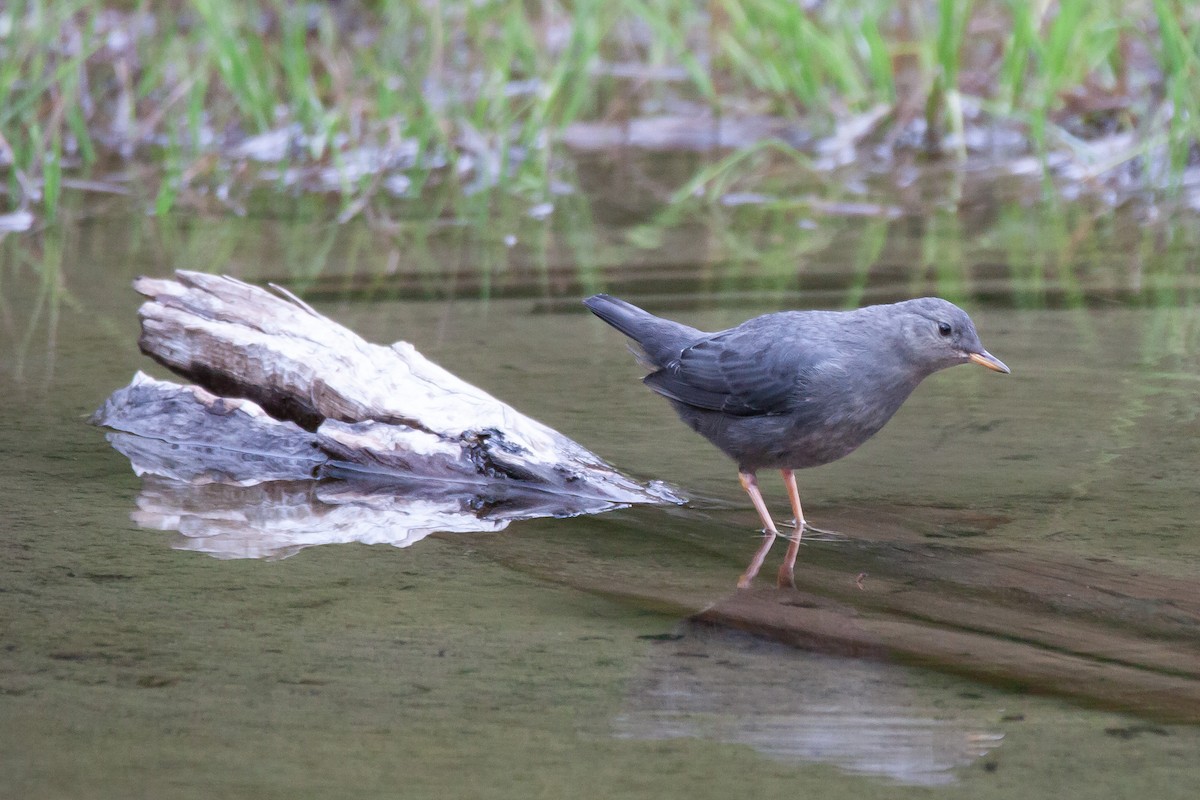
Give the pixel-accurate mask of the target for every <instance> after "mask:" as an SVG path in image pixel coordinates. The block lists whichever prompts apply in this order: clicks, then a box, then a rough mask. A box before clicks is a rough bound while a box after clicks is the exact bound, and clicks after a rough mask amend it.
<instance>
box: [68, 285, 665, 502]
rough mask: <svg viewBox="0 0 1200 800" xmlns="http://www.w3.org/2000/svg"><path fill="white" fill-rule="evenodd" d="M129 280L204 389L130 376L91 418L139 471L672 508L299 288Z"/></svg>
mask: <svg viewBox="0 0 1200 800" xmlns="http://www.w3.org/2000/svg"><path fill="white" fill-rule="evenodd" d="M134 287H135V288H136V289H137V291H138V292H140V293H141V294H143V295H145V296H146V297H147V298H148V300H147V301H146V302H145V303H144V304H143V305H142V307H141V309H140V311H139V318H140V319H141V323H142V334H141V337H140V339H139V345H140V347H141V349H142V352H144V353H146V354H147V355H149V356H150V357H151V358H153V359H154V360H155V361H158V362H159V363H161V364H163V365H165V366H167V367H168V368H170V369H171V370H173V371H174V372H176V373H178V374H180V375H182V376H184V377H185V378H188V379H190V380H192V381H195V383H196V384H199V385H198V386H180V385H178V384H173V383H169V382H165V381H156V380H154V379H152V378H149V377H147V376H145V375H142V374H141V373H139V374H138V375H136V376H135V377H134V380H133V381H132V382H131V383H130V385H129V386H127V387H125V388H124V389H121V390H118V391H117V392H115V393H114V394H113V395H112V396H111V397H110V398H109V400H108V401H107V402H106V403H105V405H104V406H103V407H102V408H101V409H100V410H99V411H97V412H96V414H95V415H94V417H93V420H92V421H93V422H94V423H96V424H98V425H103V426H106V427H109V428H112V429H113V430H114V431H116V432H117V433H116V434H113V435H111V436H110V438H111V439H112V441H113V444H114V446H116V447H117V448H118V449H120V450H122V452H125V453H126V454H128V455H130V458H131V460H132V461H133V463H134V469H135V470H136V471H138V472H139V473H142V472H149V473H153V474H157V475H161V476H165V477H170V478H174V479H176V480H181V481H187V482H191V483H205V482H213V481H218V482H223V483H232V484H240V485H251V484H254V483H259V482H262V481H269V480H296V479H301V478H323V477H331V476H333V477H346V476H349V475H357V476H361V477H367V478H370V479H373V480H376V481H380V480H385V481H392V482H405V481H414V480H416V481H422V482H429V481H434V482H438V481H441V482H450V483H453V484H454V485H457V486H461V485H462V484H464V483H467V484H473V485H475V486H476V487H479V486H489V487H493V488H495V487H505V488H504V491H505V492H510V491H511V490H514V489H520V490H524V491H528V490H536V491H542V492H549V493H553V494H556V495H560V496H562V497H571V498H587V499H590V500H594V501H598V502H597V503H591V504H588V503H582V504H581V503H578V502H573V503H566V504H560V505H561V506H562V507H563V508H564V509H566V511H565V512H564V513H571V510H572V509H574V513H580V511H579V509H587V508H593V507H612V505H613V504H634V503H663V502H679V498H677V497H676V496H675V495H674V494H672V493H671V492H670V490H668V489H667V488H666V487H665V486H662V485H661V484H656V483H651V484H642V483H639V482H638V481H635V480H633V479H631V478H628V477H626V476H624V475H622V474H621V473H619V472H618V471H617V470H616V469H614V468H613V467H612V466H610V465H609V464H607V463H605V462H604V461H603V460H602V459H601V458H599V457H598V456H596V455H595V454H594V453H592V452H590V451H588V450H587V449H585V448H584V447H582V446H580V445H579V444H577V443H576V442H574V441H572V440H571V439H569V438H567V437H566V436H563V435H562V434H561V433H559V432H557V431H555V430H553V429H552V428H549V427H547V426H545V425H543V424H541V423H540V422H537V421H536V420H533V419H531V418H529V417H527V416H525V415H523V414H521V413H520V412H518V411H516V410H515V409H513V408H512V407H510V406H508V405H506V404H505V403H502V402H501V401H499V400H497V399H496V398H494V397H492V396H491V395H489V394H488V393H486V392H484V391H483V390H481V389H479V388H477V387H475V386H472V385H471V384H468V383H466V382H465V381H463V380H461V379H459V378H458V377H456V376H454V375H452V374H451V373H449V372H447V371H446V370H444V369H442V368H441V367H439V366H437V365H436V364H434V363H432V362H430V361H429V360H427V359H425V358H424V357H423V356H422V355H421V354H420V353H418V352H417V351H416V349H414V348H413V347H412V345H410V344H407V343H405V342H397V343H396V344H393V345H391V346H390V347H383V346H380V345H375V344H370V343H369V342H366V341H365V340H363V339H362V338H361V337H359V336H358V335H357V334H355V333H353V332H352V331H350V330H348V329H346V328H344V327H343V326H341V325H339V324H337V323H336V322H334V321H332V320H330V319H328V318H327V317H324V316H322V315H321V314H318V313H317V312H316V311H314V310H313V309H312V308H310V307H309V306H307V305H306V304H304V303H303V302H302V301H300V300H298V299H296V298H294V297H290V296H289V297H279V296H276V295H273V294H271V293H269V292H267V291H266V290H264V289H260V288H258V287H255V286H250V285H249V284H246V283H243V282H241V281H238V280H235V279H233V278H229V277H224V276H217V275H206V274H201V273H195V272H184V271H180V272H177V273H176V279H175V280H167V279H154V278H139V279H138V280H137V281H136V282H135V283H134ZM280 291H282V290H280ZM535 505H536V504H535Z"/></svg>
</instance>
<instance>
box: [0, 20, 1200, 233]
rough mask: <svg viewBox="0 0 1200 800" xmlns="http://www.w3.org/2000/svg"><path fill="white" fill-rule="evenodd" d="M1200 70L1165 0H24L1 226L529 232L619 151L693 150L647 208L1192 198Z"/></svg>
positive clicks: (1, 28) (4, 127)
mask: <svg viewBox="0 0 1200 800" xmlns="http://www.w3.org/2000/svg"><path fill="white" fill-rule="evenodd" d="M1198 70H1200V11H1198V10H1197V8H1196V7H1195V6H1194V5H1193V4H1190V3H1187V2H1183V0H1132V2H1120V3H1118V2H1116V0H1099V2H1094V1H1093V0H1058V1H1057V2H1046V1H1045V0H1005V1H999V0H997V1H992V0H968V1H967V2H958V0H936V2H935V1H933V0H907V1H906V2H901V3H893V2H884V1H883V0H868V2H847V1H846V0H829V1H827V2H794V0H736V1H735V0H714V1H713V2H710V3H694V2H689V1H687V0H667V2H655V3H650V2H643V1H642V0H618V1H617V2H598V1H597V0H576V2H571V3H561V2H505V1H494V2H482V3H479V2H465V1H461V0H445V2H402V3H370V2H352V1H351V0H347V1H346V2H337V3H293V2H284V0H264V1H263V2H259V3H254V4H245V3H238V2H232V0H195V1H194V2H191V3H181V2H174V3H146V2H136V3H135V2H110V3H101V2H94V0H62V2H57V1H56V2H53V3H51V2H45V0H26V1H24V2H15V3H9V4H6V5H5V8H4V10H3V11H0V168H2V170H3V173H2V174H3V176H4V179H5V180H4V188H5V190H6V194H7V200H6V201H4V203H5V205H6V206H7V210H8V211H10V212H25V214H20V213H18V216H16V217H14V218H10V219H9V220H8V221H7V222H6V225H7V226H9V227H17V228H19V227H23V226H24V225H26V224H32V223H33V221H34V220H35V219H39V218H40V219H43V220H53V218H54V217H55V216H56V215H57V214H58V213H59V212H60V211H61V210H62V209H63V204H62V198H63V196H64V192H69V191H72V190H78V191H86V192H89V193H115V194H128V195H132V196H133V197H134V198H136V199H137V200H138V201H139V202H140V203H142V204H143V205H144V207H145V208H146V209H147V210H149V211H151V212H152V213H157V214H163V213H166V212H168V211H170V210H172V209H174V208H177V207H183V208H187V209H196V210H207V211H216V212H232V213H235V214H244V213H247V212H248V211H249V210H251V209H252V208H253V206H254V202H255V201H254V199H253V193H254V191H255V190H256V189H267V190H269V191H271V192H273V193H275V194H282V195H284V196H288V195H296V194H305V193H315V194H317V195H319V196H321V197H323V198H325V199H327V200H328V202H329V204H330V206H329V207H330V208H332V211H333V213H334V214H336V217H337V218H338V219H340V220H346V219H350V218H352V217H354V216H356V215H360V214H364V215H366V216H367V217H368V218H370V219H372V220H377V219H381V218H383V219H386V218H389V217H391V216H392V215H393V214H395V213H396V212H395V209H396V208H397V207H400V208H403V207H404V201H406V200H414V199H419V200H420V201H421V202H420V207H421V213H422V214H424V215H432V216H438V215H440V214H446V213H450V214H453V215H458V214H461V213H463V212H464V209H475V210H476V213H491V212H494V209H495V202H494V201H495V200H496V198H497V197H502V198H506V199H517V200H519V202H520V203H521V205H522V208H523V209H524V210H526V211H529V212H531V213H533V214H534V215H535V216H544V215H547V214H550V213H553V211H554V210H555V208H556V206H558V205H560V204H561V203H562V202H563V201H562V198H563V197H564V196H567V195H569V194H571V193H573V192H574V191H576V190H577V189H578V183H579V176H578V157H579V154H580V153H581V152H590V151H596V150H603V151H605V152H611V151H613V150H614V149H615V150H620V149H621V148H624V147H637V148H648V149H656V150H667V151H671V152H684V151H686V152H692V153H696V154H698V155H697V157H696V158H694V159H693V160H692V163H691V169H690V170H689V171H688V172H687V174H686V176H685V177H684V179H683V180H681V181H680V183H679V184H678V185H677V186H675V187H672V191H670V192H668V193H667V194H666V195H665V196H664V197H662V198H660V199H662V200H669V199H681V198H685V197H694V196H699V197H700V198H701V199H702V200H704V201H708V202H712V201H725V202H728V201H729V200H730V198H732V199H733V201H735V202H750V201H753V202H764V201H768V202H769V201H772V200H773V199H774V198H777V197H778V196H781V195H782V196H786V195H788V188H787V187H788V186H789V185H791V184H794V182H795V175H796V173H797V172H800V173H803V174H804V176H805V179H806V180H808V181H810V182H811V181H812V180H813V179H814V178H815V179H816V180H818V181H820V182H823V183H825V184H826V185H828V186H833V187H837V186H843V185H845V184H846V169H847V165H850V164H853V165H854V167H853V170H854V174H855V175H856V176H858V177H863V176H868V175H872V174H876V173H886V174H888V175H890V176H891V181H892V183H894V184H897V185H899V186H904V185H906V184H907V183H908V182H909V181H910V180H911V178H910V177H909V176H910V175H911V173H912V171H913V170H915V169H926V168H928V167H929V166H930V165H931V164H933V165H935V166H940V167H943V168H949V169H951V170H954V171H958V172H962V171H964V170H966V171H968V172H969V171H970V170H972V169H976V168H978V167H981V166H983V167H987V168H988V169H989V174H990V175H995V174H1000V175H1004V174H1017V175H1031V176H1033V177H1034V179H1035V180H1040V179H1051V182H1052V184H1053V185H1054V186H1055V187H1057V189H1058V190H1059V191H1061V192H1065V193H1067V194H1068V195H1077V194H1079V193H1080V192H1086V193H1090V194H1095V195H1096V196H1098V197H1100V198H1101V200H1102V201H1104V202H1106V203H1107V204H1113V203H1119V202H1123V201H1125V200H1127V199H1128V198H1129V197H1131V196H1138V197H1142V196H1146V195H1147V193H1150V195H1151V196H1153V193H1156V192H1159V191H1163V190H1168V191H1170V190H1174V194H1175V196H1179V190H1181V189H1182V190H1184V193H1183V194H1184V197H1185V199H1186V189H1187V187H1189V186H1191V185H1192V184H1193V183H1194V182H1195V180H1196V177H1197V176H1196V175H1195V174H1193V172H1192V171H1191V170H1190V169H1189V168H1190V167H1191V166H1192V165H1193V163H1194V162H1195V161H1196V160H1197V159H1196V153H1195V151H1196V143H1197V139H1198V137H1197V131H1198V126H1200V90H1198V89H1197V87H1198V86H1200V80H1198V79H1200V75H1198ZM619 157H620V156H618V158H619ZM397 201H399V203H397ZM788 202H793V203H794V202H795V201H794V200H790V201H788ZM805 202H807V201H805ZM480 208H482V209H483V210H482V211H479V209H480ZM401 213H403V212H401ZM408 213H409V214H410V215H411V213H412V210H411V209H408Z"/></svg>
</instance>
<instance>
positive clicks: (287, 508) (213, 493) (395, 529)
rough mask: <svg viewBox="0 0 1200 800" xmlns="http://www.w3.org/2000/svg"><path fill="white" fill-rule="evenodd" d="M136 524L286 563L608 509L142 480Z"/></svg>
mask: <svg viewBox="0 0 1200 800" xmlns="http://www.w3.org/2000/svg"><path fill="white" fill-rule="evenodd" d="M137 506H138V508H137V511H135V512H134V513H133V519H134V521H135V522H137V524H138V525H141V526H142V527H145V528H154V529H158V530H168V531H177V532H178V533H179V534H180V536H179V537H178V538H177V539H176V540H175V542H174V543H173V546H174V547H176V548H177V549H180V550H195V551H197V552H202V553H208V554H209V555H211V556H215V557H217V558H267V559H280V558H287V557H288V556H291V555H294V554H295V553H297V552H299V551H300V550H303V549H304V548H306V547H313V546H316V545H321V544H344V543H348V542H358V543H360V544H390V545H392V546H394V547H408V546H409V545H412V544H416V543H417V542H419V541H421V540H422V539H424V538H425V537H426V536H428V535H429V534H431V533H437V532H448V533H487V532H493V531H499V530H503V529H504V528H506V527H508V524H509V523H511V522H513V521H515V520H522V519H532V518H534V517H568V516H574V515H577V514H589V513H596V512H599V511H607V510H609V509H611V508H614V507H615V505H614V504H613V503H611V502H608V501H604V500H596V499H588V498H579V497H570V496H561V495H554V494H549V493H546V492H539V491H534V490H528V489H518V488H512V487H487V486H478V485H466V484H464V485H453V484H447V483H444V482H443V483H426V484H420V483H417V482H411V483H408V484H395V483H389V484H379V483H371V482H367V481H361V480H323V481H311V480H282V481H271V482H269V483H259V484H255V485H252V486H238V485H234V484H229V483H187V482H184V481H179V480H175V479H172V478H164V477H160V476H156V475H147V476H144V477H143V483H142V491H141V493H140V494H139V495H138V497H137Z"/></svg>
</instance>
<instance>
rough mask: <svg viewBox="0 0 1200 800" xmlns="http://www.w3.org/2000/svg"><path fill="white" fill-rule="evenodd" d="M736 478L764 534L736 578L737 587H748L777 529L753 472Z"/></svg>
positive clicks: (773, 540)
mask: <svg viewBox="0 0 1200 800" xmlns="http://www.w3.org/2000/svg"><path fill="white" fill-rule="evenodd" d="M738 479H739V480H741V482H742V488H743V489H745V490H746V494H748V495H750V502H751V503H753V504H754V510H755V511H757V512H758V516H759V518H760V519H762V523H763V532H764V533H765V534H766V538H765V539H764V540H763V543H762V546H761V547H759V548H758V552H757V553H755V554H754V558H753V559H752V560H751V561H750V566H748V567H746V571H745V572H743V573H742V577H741V578H739V579H738V588H739V589H749V588H750V584H751V583H752V582H753V581H754V576H755V575H757V574H758V571H759V570H760V569H761V568H762V565H763V559H765V558H766V557H767V553H768V552H769V551H770V549H771V545H772V544H774V543H775V537H776V536H778V535H779V531H778V530H776V529H775V523H774V522H773V521H772V520H771V514H770V513H769V512H768V511H767V504H766V503H765V502H764V501H763V496H762V492H760V491H759V490H758V478H757V477H755V475H754V473H753V472H739V473H738Z"/></svg>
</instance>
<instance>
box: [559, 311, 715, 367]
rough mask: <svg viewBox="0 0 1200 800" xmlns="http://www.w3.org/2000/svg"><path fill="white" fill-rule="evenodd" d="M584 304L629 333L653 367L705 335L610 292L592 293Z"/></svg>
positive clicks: (664, 363)
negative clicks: (614, 295) (611, 294)
mask: <svg viewBox="0 0 1200 800" xmlns="http://www.w3.org/2000/svg"><path fill="white" fill-rule="evenodd" d="M583 304H584V305H585V306H587V307H588V309H590V310H591V312H592V313H593V314H595V315H596V316H597V317H599V318H600V319H602V320H604V321H605V322H607V323H608V324H609V325H612V326H613V327H614V328H616V329H617V330H619V331H620V332H621V333H623V334H625V335H626V336H628V337H629V338H630V339H632V340H633V341H634V342H636V343H637V344H638V346H639V347H640V348H641V349H642V352H643V353H645V356H646V358H645V360H646V361H647V362H648V365H649V366H652V367H658V368H662V367H664V366H666V365H667V363H668V362H670V361H671V360H672V359H674V358H677V357H678V356H679V353H680V352H681V351H682V350H683V348H685V347H687V346H688V345H690V344H692V343H693V342H695V341H696V340H697V339H700V338H701V337H703V336H704V333H703V332H702V331H698V330H696V329H695V328H689V327H688V326H687V325H681V324H680V323H678V322H673V321H671V320H669V319H663V318H662V317H656V316H654V315H653V314H651V313H650V312H649V311H645V310H643V309H640V308H638V307H637V306H635V305H633V304H632V303H626V302H625V301H624V300H619V299H617V298H616V297H611V296H609V295H606V294H597V295H592V296H591V297H589V298H587V299H586V300H584V301H583Z"/></svg>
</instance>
